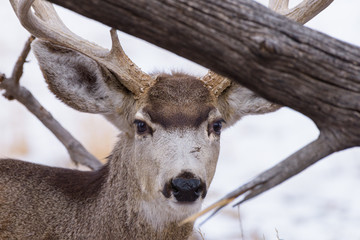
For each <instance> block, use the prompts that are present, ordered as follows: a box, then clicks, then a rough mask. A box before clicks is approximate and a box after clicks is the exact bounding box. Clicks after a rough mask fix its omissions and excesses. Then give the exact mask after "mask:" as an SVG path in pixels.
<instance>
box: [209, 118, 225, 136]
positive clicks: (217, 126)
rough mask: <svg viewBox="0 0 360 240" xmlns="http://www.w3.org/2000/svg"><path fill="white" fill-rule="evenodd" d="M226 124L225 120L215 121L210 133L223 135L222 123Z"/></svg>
mask: <svg viewBox="0 0 360 240" xmlns="http://www.w3.org/2000/svg"><path fill="white" fill-rule="evenodd" d="M223 122H224V120H222V119H221V120H218V121H215V122H213V123H212V124H211V128H210V131H211V132H214V133H215V134H217V135H220V133H221V128H222V123H223Z"/></svg>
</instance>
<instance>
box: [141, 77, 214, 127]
mask: <svg viewBox="0 0 360 240" xmlns="http://www.w3.org/2000/svg"><path fill="white" fill-rule="evenodd" d="M212 109H214V106H213V99H212V97H211V95H210V92H209V90H208V89H207V88H206V87H205V86H204V85H203V83H202V82H201V81H200V80H198V79H196V78H195V77H192V76H188V75H185V74H176V75H171V76H169V75H162V76H160V77H158V81H157V83H156V85H155V86H153V87H152V88H151V89H150V90H149V92H148V96H147V106H146V107H145V108H144V111H145V112H147V113H148V114H149V116H150V118H151V120H152V122H155V123H158V124H160V125H162V126H163V127H165V128H172V127H176V128H179V127H180V128H181V127H195V128H197V127H198V126H199V125H200V124H201V123H202V122H204V121H205V120H207V118H208V116H209V112H210V111H211V110H212Z"/></svg>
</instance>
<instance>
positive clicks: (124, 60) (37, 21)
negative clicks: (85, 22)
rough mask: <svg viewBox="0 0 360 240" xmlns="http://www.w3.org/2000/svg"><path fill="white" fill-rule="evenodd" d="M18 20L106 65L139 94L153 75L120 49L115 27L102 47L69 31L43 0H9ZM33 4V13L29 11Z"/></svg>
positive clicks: (37, 33) (37, 34)
mask: <svg viewBox="0 0 360 240" xmlns="http://www.w3.org/2000/svg"><path fill="white" fill-rule="evenodd" d="M10 2H11V5H12V7H13V9H14V11H15V13H16V15H17V17H18V18H19V20H20V22H21V24H22V25H23V26H24V27H25V28H26V29H27V30H28V31H29V32H30V33H31V34H33V35H34V36H35V37H37V38H39V39H42V40H46V41H50V42H52V43H54V44H57V45H60V46H63V47H67V48H70V49H73V50H75V51H78V52H80V53H82V54H84V55H86V56H88V57H90V58H92V59H93V60H95V61H96V62H97V63H99V64H100V65H101V66H103V67H105V68H107V69H109V70H110V71H111V72H112V73H113V74H115V75H116V77H117V78H118V79H119V81H120V82H121V83H122V84H123V85H124V86H125V87H126V88H127V89H128V90H130V91H131V92H132V93H133V94H134V95H135V97H139V96H140V95H141V94H142V93H143V92H144V91H145V90H146V89H147V88H148V87H149V86H151V85H152V84H153V83H154V82H155V79H154V78H153V77H151V76H150V75H148V74H146V73H144V72H142V71H141V69H140V68H139V67H137V66H136V65H135V64H134V63H133V62H132V61H131V60H130V59H129V58H128V57H127V56H126V54H125V53H124V51H123V49H122V47H121V45H120V42H119V39H118V37H117V34H116V30H115V29H111V31H110V34H111V40H112V47H111V50H110V51H109V50H108V49H105V48H102V47H100V46H98V45H96V44H94V43H91V42H89V41H87V40H85V39H83V38H81V37H79V36H77V35H76V34H74V33H73V32H71V31H70V30H69V29H68V28H67V27H66V26H65V25H64V23H63V22H62V21H61V19H60V18H59V16H58V15H57V13H56V11H55V9H54V7H53V6H52V4H50V3H48V2H46V1H43V0H10ZM31 7H33V9H34V11H35V14H34V13H33V12H32V11H31Z"/></svg>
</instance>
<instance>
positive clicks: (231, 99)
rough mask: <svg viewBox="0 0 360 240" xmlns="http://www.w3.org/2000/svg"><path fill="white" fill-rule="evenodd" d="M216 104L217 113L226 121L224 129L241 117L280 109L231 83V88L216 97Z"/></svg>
mask: <svg viewBox="0 0 360 240" xmlns="http://www.w3.org/2000/svg"><path fill="white" fill-rule="evenodd" d="M218 104H219V111H220V112H221V114H222V115H223V116H224V120H225V121H226V127H229V126H231V125H233V124H234V123H236V122H237V121H238V120H240V119H241V118H242V117H243V116H246V115H254V114H264V113H268V112H273V111H276V110H278V109H279V108H280V107H281V106H279V105H277V104H274V103H271V102H269V101H267V100H265V99H264V98H262V97H260V96H258V95H256V94H255V93H254V92H252V91H251V90H249V89H247V88H245V87H243V86H241V85H240V84H238V83H236V82H232V83H231V86H230V87H228V88H227V89H226V90H225V91H224V92H223V93H222V94H221V95H220V96H219V97H218Z"/></svg>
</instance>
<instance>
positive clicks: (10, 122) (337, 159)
mask: <svg viewBox="0 0 360 240" xmlns="http://www.w3.org/2000/svg"><path fill="white" fill-rule="evenodd" d="M259 2H261V3H263V4H266V2H267V1H263V0H262V1H259ZM290 2H291V4H292V5H294V4H296V3H298V2H299V1H290ZM57 9H58V12H59V15H60V16H61V17H62V19H63V20H64V22H65V24H66V25H67V26H69V28H70V29H71V30H73V31H74V32H75V33H77V34H79V35H81V36H83V37H84V38H86V39H89V40H91V41H93V42H96V43H98V44H100V45H102V46H105V47H109V46H110V35H109V27H107V26H104V25H102V24H100V23H98V22H95V21H92V20H88V19H85V18H84V17H82V16H79V15H77V14H74V13H72V12H69V11H67V10H65V9H62V8H57ZM307 26H308V27H310V28H313V29H316V30H318V31H321V32H324V33H326V34H328V35H331V36H333V37H335V38H338V39H341V40H343V41H346V42H350V43H352V44H355V45H357V46H360V27H359V26H360V1H358V0H346V1H344V0H343V1H341V0H335V1H334V3H332V4H331V5H330V7H328V8H327V9H326V10H324V11H323V12H322V13H321V14H320V15H318V16H317V17H316V18H315V19H314V20H312V21H310V22H309V23H308V24H307ZM154 27H156V26H154ZM0 30H1V37H0V72H2V73H5V74H6V75H7V76H9V75H10V74H11V71H12V69H13V66H14V63H15V62H16V59H17V57H18V55H19V53H20V52H21V50H22V48H23V45H24V43H25V41H26V40H27V38H28V36H29V34H28V33H27V32H26V31H25V30H24V29H23V28H22V27H21V25H20V24H19V22H18V20H17V18H16V17H15V14H14V13H13V11H12V8H11V6H10V3H9V2H8V1H1V2H0ZM119 37H120V40H121V42H122V45H123V47H124V50H125V52H126V53H127V54H128V56H129V57H130V58H131V59H132V60H133V61H134V62H135V63H136V64H137V65H138V66H139V67H141V68H142V69H143V70H144V71H146V72H152V71H155V70H160V71H167V72H169V71H171V70H182V71H185V72H188V73H192V74H195V75H199V76H200V75H202V74H204V73H206V69H204V68H202V67H201V66H199V65H197V64H194V63H192V62H190V61H187V60H185V59H183V58H181V57H179V56H176V55H174V54H172V53H169V52H167V51H165V50H162V49H160V48H158V47H155V46H153V45H151V44H149V43H146V42H144V41H142V40H139V39H136V38H133V37H131V36H129V35H126V34H123V33H120V32H119ZM28 60H29V63H27V64H26V65H25V69H24V76H23V77H22V79H21V84H22V85H24V86H26V87H27V88H28V89H29V90H30V91H31V92H32V93H33V94H34V95H35V96H36V98H37V99H38V100H39V101H40V102H41V103H42V104H43V105H44V106H45V107H46V108H47V109H48V110H50V111H51V113H52V114H53V115H54V117H55V118H56V119H57V120H58V121H60V122H61V123H62V124H63V126H64V127H65V128H67V129H68V130H69V131H70V132H71V133H72V134H73V135H74V136H75V137H76V138H77V139H79V140H80V141H81V142H82V143H83V144H84V145H85V146H86V147H87V148H88V149H89V150H90V151H91V152H92V153H93V154H95V155H96V156H97V157H98V158H100V159H104V158H105V157H106V156H107V155H108V154H109V153H110V150H111V148H112V146H113V144H114V142H115V141H116V135H117V130H116V129H115V128H114V127H112V126H111V125H110V124H109V123H108V122H106V121H105V120H104V119H102V117H99V116H94V115H90V114H84V113H79V112H76V111H74V110H72V109H70V108H68V107H66V106H65V105H64V104H62V103H61V102H60V101H58V100H57V99H56V98H55V97H54V96H53V95H52V94H51V93H50V92H49V91H48V89H47V87H46V85H45V83H44V80H43V78H42V75H41V73H40V71H39V68H38V66H37V62H36V60H35V58H34V56H33V55H32V54H30V56H29V58H28ZM359 74H360V73H359ZM319 94H321V93H319ZM317 135H318V130H317V129H316V127H315V125H314V124H313V123H312V121H311V120H309V119H307V118H306V117H304V116H302V115H301V114H299V113H297V112H294V111H292V110H291V109H287V108H284V109H282V110H280V111H278V112H276V113H272V114H268V115H264V116H256V117H247V118H244V119H243V120H242V121H240V122H239V123H238V124H237V125H236V126H234V127H232V128H231V129H228V130H227V131H225V132H223V135H222V143H221V153H220V159H219V162H218V168H217V172H216V175H215V178H214V181H213V184H212V186H211V188H210V191H209V194H208V197H207V199H206V202H205V204H204V205H205V206H207V205H209V204H211V203H213V202H214V201H216V200H217V199H219V198H220V197H222V196H223V195H225V194H226V193H228V192H229V191H232V190H233V189H235V188H237V187H238V186H240V185H241V184H244V183H245V182H246V181H248V180H250V179H251V178H253V177H255V176H256V175H257V174H259V173H260V172H261V171H263V170H265V169H267V168H269V167H271V166H273V165H274V164H276V163H277V162H279V161H280V160H282V159H284V158H285V157H287V156H288V155H290V154H291V153H293V152H295V151H296V150H298V149H299V148H301V147H302V146H304V145H306V144H307V143H309V142H310V141H312V140H314V139H315V138H316V137H317ZM2 157H11V158H19V159H23V160H27V161H33V162H37V163H42V164H47V165H51V166H65V167H74V166H73V165H72V164H71V162H70V160H69V157H68V155H67V152H66V151H65V149H64V148H63V146H62V145H61V144H60V143H59V142H58V141H57V139H56V138H55V137H54V136H53V135H52V134H51V133H50V132H49V131H48V130H47V129H46V128H45V127H43V126H42V124H41V123H40V122H39V121H38V120H37V119H36V118H34V117H33V116H32V115H31V114H30V113H29V112H28V111H27V110H26V109H25V108H24V107H23V106H21V105H20V104H19V103H17V102H15V101H8V100H6V99H5V98H3V97H0V158H2ZM359 184H360V151H359V148H353V149H350V150H346V151H343V152H340V153H336V154H333V155H332V156H330V157H328V158H326V159H324V160H322V161H321V162H319V163H317V164H315V166H312V167H310V168H309V169H307V170H306V171H304V172H303V173H301V174H299V175H298V176H296V177H294V178H292V179H291V180H289V181H287V182H285V183H283V184H282V185H281V186H279V187H276V188H275V189H273V190H270V191H268V192H266V193H265V194H263V195H261V196H259V197H257V198H256V199H253V200H250V201H249V202H246V203H245V204H243V205H242V206H241V207H240V209H238V208H231V207H227V208H225V209H224V210H223V211H222V212H220V213H219V214H218V215H217V216H216V217H214V218H212V219H211V220H209V221H208V222H207V223H206V224H205V225H203V226H202V227H201V232H202V234H203V235H204V237H205V239H209V240H210V239H242V236H243V239H266V240H267V239H277V232H278V236H279V238H280V239H286V240H288V239H289V240H290V239H291V240H304V239H317V240H319V239H326V240H332V239H334V240H335V239H360V228H359V224H360V190H359V188H358V186H359ZM241 229H243V230H241Z"/></svg>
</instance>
